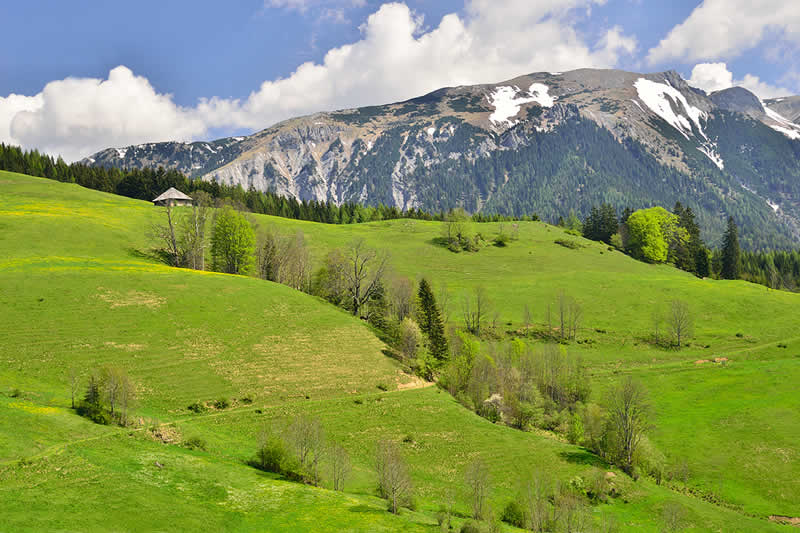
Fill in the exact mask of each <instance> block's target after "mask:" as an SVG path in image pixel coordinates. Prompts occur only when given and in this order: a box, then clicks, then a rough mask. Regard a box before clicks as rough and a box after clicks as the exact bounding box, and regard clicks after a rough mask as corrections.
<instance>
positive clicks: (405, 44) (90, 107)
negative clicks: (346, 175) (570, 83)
mask: <svg viewBox="0 0 800 533" xmlns="http://www.w3.org/2000/svg"><path fill="white" fill-rule="evenodd" d="M313 1H314V0H274V2H275V3H276V5H277V4H280V5H282V6H284V7H291V8H294V9H303V8H304V6H306V7H307V6H309V5H311V2H313ZM355 1H356V3H358V2H359V1H360V0H355ZM602 2H603V0H542V1H537V2H530V1H529V0H507V1H505V2H502V3H500V2H496V1H495V0H468V2H467V4H466V9H465V14H464V15H463V16H460V15H457V14H449V15H446V16H445V17H443V18H442V20H441V21H440V23H439V25H438V26H437V27H435V28H432V29H428V28H426V27H425V25H424V21H423V20H422V18H421V17H420V16H419V15H417V14H416V13H414V12H413V11H412V10H411V9H409V8H408V7H407V6H406V5H405V4H403V3H388V4H384V5H382V6H381V7H380V8H379V9H378V10H377V11H376V12H375V13H373V14H372V15H370V16H369V18H368V19H367V21H366V22H365V23H364V24H363V25H362V27H361V31H362V37H361V39H360V40H358V41H357V42H354V43H352V44H347V45H344V46H340V47H338V48H334V49H332V50H329V51H328V52H327V53H326V55H325V57H324V59H323V61H322V62H321V63H311V62H308V63H304V64H302V65H300V66H299V67H298V68H297V69H296V70H295V72H293V73H292V74H291V75H290V76H288V77H286V78H279V79H276V80H268V81H265V82H263V83H262V84H261V86H260V87H259V88H258V89H257V90H255V91H253V92H252V93H251V94H250V95H249V96H248V97H247V98H246V99H241V100H231V99H222V98H218V97H211V98H202V99H200V101H199V102H198V104H197V106H196V107H194V108H182V107H179V106H177V105H175V104H174V102H173V101H172V99H171V96H170V95H165V94H158V93H157V92H156V91H155V89H154V88H153V87H152V86H151V85H150V83H149V82H148V81H147V79H146V78H144V77H140V76H134V74H133V73H132V72H131V71H130V70H128V69H127V68H125V67H117V68H116V69H114V70H112V71H111V73H110V74H109V79H108V80H99V79H72V78H68V79H66V80H62V81H55V82H51V83H49V84H48V85H47V86H46V87H45V89H44V90H43V91H42V93H40V94H39V95H36V96H35V97H32V98H33V99H34V100H24V102H25V105H27V108H26V109H27V110H26V111H21V107H20V106H22V104H21V103H20V102H18V101H17V98H16V97H15V99H14V100H13V101H10V100H9V99H10V98H12V97H9V98H7V99H0V135H7V137H8V140H10V141H12V142H15V143H18V144H21V145H23V146H25V147H29V148H30V147H37V148H40V149H44V150H46V151H47V152H49V153H61V154H63V155H64V157H65V158H68V159H75V158H78V157H81V156H85V155H88V154H90V153H92V152H94V151H96V150H98V149H100V148H104V147H108V146H125V145H128V144H135V143H141V142H155V141H161V140H168V139H170V140H187V139H190V138H197V137H199V136H202V135H204V134H205V133H206V132H207V131H208V129H209V128H223V129H225V128H231V129H232V128H252V129H260V128H264V127H267V126H270V125H271V124H273V123H275V122H277V121H280V120H283V119H286V118H290V117H292V116H297V115H301V114H308V113H312V112H315V111H325V110H333V109H342V108H347V107H357V106H364V105H371V104H382V103H387V102H392V101H398V100H403V99H407V98H411V97H414V96H419V95H422V94H424V93H427V92H429V91H432V90H435V89H437V88H440V87H443V86H450V85H460V84H474V83H486V82H497V81H502V80H505V79H508V78H512V77H515V76H518V75H521V74H525V73H530V72H536V71H556V70H558V71H565V70H570V69H574V68H582V67H598V68H606V67H613V66H614V65H615V64H616V63H617V61H618V58H619V57H620V56H621V55H625V54H630V53H632V52H633V51H634V50H635V49H636V40H635V39H634V38H633V37H629V36H626V35H624V34H623V32H622V30H621V29H620V28H618V27H613V28H610V29H608V30H607V31H606V32H605V33H604V35H603V36H602V38H601V39H599V40H598V41H597V42H594V43H589V42H586V40H585V39H584V37H583V36H582V35H580V34H579V33H578V32H577V31H576V30H575V29H574V27H573V22H574V17H576V16H580V15H579V13H580V12H581V10H583V9H589V8H590V7H591V6H592V5H595V4H600V3H602ZM350 3H351V4H352V3H353V2H350ZM12 96H13V95H12ZM22 98H24V97H22ZM32 102H33V103H32ZM34 103H35V104H36V106H38V107H36V106H34ZM31 107H36V108H35V109H30V108H31ZM6 130H8V132H9V133H8V134H5V133H4V132H5V131H6Z"/></svg>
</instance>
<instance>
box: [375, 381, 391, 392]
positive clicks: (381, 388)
mask: <svg viewBox="0 0 800 533" xmlns="http://www.w3.org/2000/svg"><path fill="white" fill-rule="evenodd" d="M377 387H378V389H380V390H382V391H384V392H386V391H387V390H389V386H388V385H387V384H386V383H378V385H377Z"/></svg>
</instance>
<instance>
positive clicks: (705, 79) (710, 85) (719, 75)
mask: <svg viewBox="0 0 800 533" xmlns="http://www.w3.org/2000/svg"><path fill="white" fill-rule="evenodd" d="M688 83H689V85H691V86H692V87H697V88H698V89H703V90H704V91H705V92H707V93H713V92H714V91H721V90H722V89H727V88H728V87H733V73H732V72H731V71H730V70H728V65H727V64H725V63H700V64H698V65H695V66H694V68H693V69H692V76H691V77H690V78H689V80H688Z"/></svg>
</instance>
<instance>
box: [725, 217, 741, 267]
mask: <svg viewBox="0 0 800 533" xmlns="http://www.w3.org/2000/svg"><path fill="white" fill-rule="evenodd" d="M740 263H741V251H740V250H739V234H738V230H737V228H736V222H734V221H733V217H728V229H727V230H725V236H724V237H723V239H722V272H721V273H720V274H721V276H722V278H723V279H739V265H740Z"/></svg>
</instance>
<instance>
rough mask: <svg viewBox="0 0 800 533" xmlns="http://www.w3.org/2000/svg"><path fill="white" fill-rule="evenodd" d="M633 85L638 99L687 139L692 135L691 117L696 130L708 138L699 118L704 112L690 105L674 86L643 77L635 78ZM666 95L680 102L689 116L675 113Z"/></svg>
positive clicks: (704, 115)
mask: <svg viewBox="0 0 800 533" xmlns="http://www.w3.org/2000/svg"><path fill="white" fill-rule="evenodd" d="M633 86H634V87H636V92H637V93H638V94H639V99H640V100H641V101H642V102H644V104H645V105H646V106H647V107H649V108H650V109H651V110H652V111H653V113H655V114H656V115H658V116H659V117H661V118H663V119H664V120H666V121H667V123H668V124H670V125H671V126H672V127H673V128H675V129H676V130H678V131H679V132H681V134H682V135H683V136H684V137H686V138H687V139H688V138H689V136H690V135H692V124H691V123H690V122H689V119H691V121H692V122H694V124H695V125H696V126H697V130H698V131H699V132H700V134H701V135H702V136H703V137H704V138H706V139H707V138H708V137H706V134H705V132H704V131H703V126H702V125H701V124H700V119H701V118H705V117H706V114H705V113H704V112H703V111H701V110H700V109H698V108H696V107H694V106H692V105H690V104H689V102H687V101H686V97H685V96H683V95H682V94H681V93H680V91H678V90H677V89H676V88H675V87H672V86H671V85H667V84H664V83H656V82H654V81H650V80H646V79H644V78H639V79H638V80H636V83H634V84H633ZM667 97H670V98H671V99H672V100H673V101H675V102H680V104H681V105H682V106H683V109H684V110H685V111H686V114H687V115H688V116H689V118H688V119H687V118H686V117H685V116H683V115H679V114H675V111H673V108H672V105H671V104H670V102H669V100H668V99H667Z"/></svg>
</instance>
